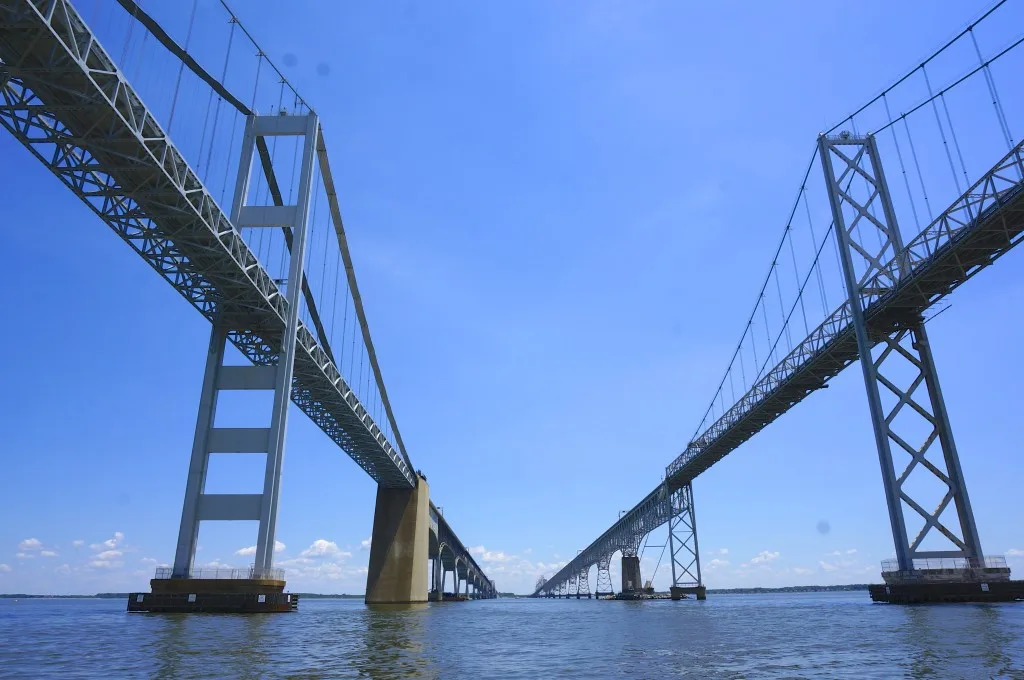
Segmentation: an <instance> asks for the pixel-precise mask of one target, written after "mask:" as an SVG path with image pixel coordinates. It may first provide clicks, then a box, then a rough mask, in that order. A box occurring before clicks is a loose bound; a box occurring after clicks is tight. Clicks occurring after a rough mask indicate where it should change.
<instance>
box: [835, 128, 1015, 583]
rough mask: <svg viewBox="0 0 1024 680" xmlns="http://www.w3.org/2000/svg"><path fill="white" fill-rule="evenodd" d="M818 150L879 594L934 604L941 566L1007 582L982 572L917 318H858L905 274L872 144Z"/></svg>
mask: <svg viewBox="0 0 1024 680" xmlns="http://www.w3.org/2000/svg"><path fill="white" fill-rule="evenodd" d="M818 151H819V155H820V158H821V164H822V169H823V171H824V173H825V184H826V187H827V189H828V195H829V202H830V205H831V208H832V216H833V220H834V224H835V230H836V235H837V239H838V245H839V255H840V260H841V263H842V270H843V277H844V282H845V286H846V291H847V294H848V297H849V302H848V304H849V311H850V318H851V322H852V325H853V328H854V331H855V333H856V339H857V349H858V353H859V357H860V365H861V369H862V371H863V373H864V384H865V387H866V388H867V398H868V407H869V410H870V413H871V423H872V426H873V428H874V435H875V446H876V448H877V451H878V458H879V463H880V464H881V468H882V484H883V487H884V489H885V499H886V504H887V506H888V510H889V522H890V525H891V529H892V535H893V541H894V543H895V547H896V560H895V563H894V564H893V565H892V566H891V568H889V569H888V570H886V571H883V574H882V575H883V578H884V579H885V581H886V587H885V591H886V593H887V594H890V593H894V592H895V591H896V590H900V591H901V592H902V593H904V595H906V594H907V593H910V592H913V597H923V598H925V599H928V598H930V597H933V596H934V597H935V598H942V597H943V595H942V593H943V592H948V591H949V589H950V587H952V586H949V585H948V584H947V585H946V586H943V585H942V584H939V586H940V587H939V588H938V589H936V588H935V587H933V586H935V585H936V584H935V583H934V581H935V580H936V579H939V578H941V576H940V574H941V570H942V568H943V567H945V568H947V569H949V568H952V569H953V571H954V573H955V577H954V580H955V581H956V582H960V583H963V582H971V581H973V582H975V583H977V581H978V580H979V579H980V580H1007V579H1008V578H1009V570H1007V569H1005V568H1004V569H986V565H985V559H984V553H983V552H982V549H981V541H980V539H979V537H978V529H977V526H976V525H975V522H974V513H973V511H972V510H971V502H970V498H969V497H968V494H967V486H966V485H965V483H964V479H963V474H962V472H961V470H960V459H959V456H958V454H957V449H956V444H955V441H954V439H953V432H952V429H951V427H950V422H949V416H948V414H947V412H946V405H945V401H944V400H943V397H942V390H941V389H940V387H939V379H938V375H937V373H936V369H935V362H934V359H933V357H932V352H931V346H930V345H929V342H928V334H927V332H926V331H925V324H924V320H923V319H922V318H921V316H920V315H919V314H918V313H916V312H914V313H907V312H901V310H900V309H899V308H892V306H890V307H889V308H886V311H885V312H884V314H876V315H875V316H873V317H871V318H867V317H866V315H865V309H866V308H867V307H868V305H869V304H871V303H872V302H874V301H875V300H877V299H879V298H880V297H882V296H884V295H885V294H886V293H887V292H888V291H889V290H890V289H892V288H893V287H894V286H895V285H896V284H897V282H900V281H901V277H904V276H905V275H907V274H909V272H910V266H909V263H908V260H907V253H906V251H905V250H904V247H903V240H902V238H901V236H900V230H899V225H898V224H897V221H896V214H895V211H894V209H893V205H892V200H891V198H890V194H889V188H888V185H887V184H886V180H885V174H884V172H883V170H882V162H881V158H880V157H879V153H878V147H877V144H876V142H875V138H874V137H873V136H872V135H866V136H856V135H851V134H850V133H848V132H843V133H841V134H839V135H835V136H827V135H821V136H819V138H818ZM889 260H891V262H892V264H889V265H888V266H886V265H883V263H885V262H887V261H889ZM929 503H933V504H931V505H929ZM929 507H931V508H933V509H931V510H929V509H928V508H929ZM908 508H909V510H910V512H909V513H907V512H906V510H907V509H908ZM947 511H949V512H947ZM908 515H909V519H910V520H916V523H917V524H918V525H919V529H918V530H917V532H916V534H914V536H913V538H912V539H911V538H910V534H909V533H908V530H907V528H908ZM1004 572H1005V573H1004ZM946 573H948V572H946ZM926 581H928V582H931V583H926ZM985 585H986V588H985V589H986V590H987V584H985ZM922 589H923V590H922ZM928 593H932V595H929V594H928ZM893 597H894V599H897V597H903V595H894V596H893Z"/></svg>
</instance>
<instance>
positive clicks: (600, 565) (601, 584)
mask: <svg viewBox="0 0 1024 680" xmlns="http://www.w3.org/2000/svg"><path fill="white" fill-rule="evenodd" d="M611 564H612V556H611V555H605V556H603V557H599V558H598V560H597V584H596V585H595V586H594V597H598V598H599V597H607V596H612V597H613V596H614V595H615V588H614V587H613V586H612V574H611V570H610V567H611Z"/></svg>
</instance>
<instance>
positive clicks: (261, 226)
mask: <svg viewBox="0 0 1024 680" xmlns="http://www.w3.org/2000/svg"><path fill="white" fill-rule="evenodd" d="M83 4H87V3H83ZM197 6H198V3H196V2H193V3H192V10H191V14H190V18H189V21H188V25H187V28H186V30H185V38H184V41H183V42H181V43H179V42H177V41H175V39H174V38H172V37H171V34H170V32H169V31H167V30H165V28H164V27H163V24H162V23H161V22H160V21H157V19H156V18H154V17H153V16H151V15H150V14H149V13H147V12H146V11H145V10H144V9H143V8H142V7H141V6H139V5H138V4H136V3H135V2H133V1H132V0H118V2H117V3H114V2H94V3H92V5H91V7H83V8H82V10H81V11H80V10H79V8H77V7H76V4H73V3H71V2H69V1H68V0H0V95H2V98H0V125H2V126H3V127H4V128H5V129H6V130H7V131H8V132H9V133H10V134H11V135H13V136H14V137H15V138H16V139H17V140H18V141H20V142H21V143H22V144H23V145H24V146H25V147H26V148H27V149H28V150H29V151H30V152H31V154H32V155H33V156H34V157H35V158H36V159H37V160H38V161H39V162H41V163H43V164H44V165H45V166H46V167H47V168H49V169H50V171H52V172H53V174H54V175H55V176H56V177H57V178H58V179H59V180H60V181H61V182H62V183H63V184H64V186H66V187H67V188H68V190H70V191H72V192H73V193H74V194H75V195H76V196H78V197H79V198H80V199H81V200H82V201H83V203H84V204H85V205H86V206H87V207H88V208H89V209H90V210H91V211H92V212H93V213H94V214H95V215H96V216H97V217H99V219H100V220H102V221H103V222H104V223H106V224H107V225H108V226H109V227H110V228H111V229H113V230H114V232H115V233H116V234H117V235H118V236H120V237H121V238H122V239H123V240H124V241H125V243H127V245H128V246H129V247H130V248H131V250H132V251H133V252H134V253H135V254H136V255H137V256H139V257H141V258H142V259H143V260H144V261H145V262H146V263H147V264H149V265H150V266H151V267H152V268H153V270H154V271H155V272H156V273H157V274H158V275H159V276H161V277H162V278H163V279H164V280H166V281H167V282H168V283H169V284H170V285H171V286H173V288H174V289H175V290H176V291H178V292H179V293H180V294H181V295H182V297H184V298H185V299H186V300H187V301H188V303H189V304H191V305H192V306H193V307H194V308H195V309H196V310H197V311H198V312H199V313H200V314H202V315H203V317H205V318H206V319H207V320H208V321H209V322H210V324H211V326H212V332H211V336H210V344H209V351H208V354H207V361H206V368H205V377H204V379H203V384H202V388H201V390H200V395H199V396H200V398H199V412H198V417H197V424H196V430H195V437H194V442H193V448H192V451H191V458H190V465H189V471H188V476H187V479H186V486H185V498H184V503H183V509H182V514H181V524H180V529H179V534H178V541H177V547H176V552H175V558H174V565H173V567H171V568H165V569H161V570H158V573H157V574H156V578H154V579H153V580H152V581H151V585H152V588H153V592H151V593H133V594H132V595H131V596H130V598H129V610H145V611H182V610H184V611H191V610H206V611H212V610H222V611H287V610H291V609H295V608H296V606H297V596H294V595H291V594H287V593H284V587H285V581H284V574H283V571H282V570H281V569H276V568H274V544H275V529H276V526H277V512H278V506H279V496H280V487H281V472H282V464H283V456H284V450H285V443H286V433H287V423H288V412H289V403H290V402H291V403H294V404H295V405H296V406H298V408H299V409H301V410H302V411H303V412H304V413H305V414H306V415H307V416H308V417H309V418H310V419H311V420H312V422H314V423H315V424H316V425H317V426H318V427H319V428H320V429H321V430H322V431H323V432H324V434H326V435H327V436H328V437H329V438H330V439H331V440H332V441H333V442H335V443H336V444H337V446H338V447H339V448H340V449H341V450H342V451H344V452H345V453H346V454H347V455H348V456H350V457H351V458H352V460H353V461H355V462H356V464H357V465H359V466H360V467H361V468H362V469H363V470H364V471H365V472H366V474H367V475H368V476H369V477H370V478H371V479H372V480H373V481H374V482H376V483H377V485H378V491H377V500H376V510H375V516H374V523H373V534H372V538H371V546H370V560H369V569H368V576H367V586H366V601H367V602H368V603H410V602H421V601H426V600H427V599H428V597H430V598H431V599H442V598H443V597H444V594H445V590H446V581H447V574H448V573H451V574H452V578H451V584H450V586H451V590H450V593H451V595H454V596H458V597H480V598H489V597H494V596H495V595H496V589H495V585H494V582H493V581H491V580H489V579H488V578H487V576H486V574H485V573H484V571H483V569H481V568H480V566H479V565H478V564H477V562H476V561H475V559H474V558H473V556H472V555H471V554H470V552H469V551H468V550H467V549H466V547H465V545H464V543H463V542H462V541H461V540H460V539H459V537H458V536H457V535H456V534H455V532H454V531H453V529H452V527H451V525H450V524H449V523H448V522H447V521H446V520H445V518H444V517H443V516H442V515H441V514H440V513H439V512H438V509H437V508H436V506H435V505H434V504H433V502H431V499H430V495H429V488H428V486H427V483H426V477H425V476H424V475H423V474H422V473H420V472H418V471H417V470H416V469H415V468H414V466H413V463H412V461H411V458H410V455H409V453H408V452H407V451H406V448H405V446H404V444H403V442H402V437H401V435H400V433H399V429H398V425H397V423H396V420H395V415H394V412H393V410H392V407H391V404H390V402H389V400H388V396H387V391H386V389H385V384H384V379H383V377H382V374H381V369H380V366H379V363H378V360H377V356H376V353H375V352H374V347H373V342H372V340H371V336H370V331H369V327H368V325H367V321H366V314H365V312H364V309H363V304H362V300H361V298H360V295H359V288H358V286H357V282H356V277H355V272H354V269H353V265H352V258H351V256H350V253H349V249H348V244H347V241H346V238H345V230H344V225H343V222H342V218H341V208H340V205H339V200H338V195H337V191H336V188H335V185H334V180H333V178H332V174H331V164H330V160H329V155H328V151H327V144H326V140H325V134H324V130H323V129H322V126H321V120H320V118H319V117H318V116H317V114H316V112H315V110H314V109H313V108H312V107H311V106H310V105H309V104H308V103H307V102H306V101H305V100H304V99H303V98H302V97H301V96H300V95H299V93H298V92H296V91H295V89H294V88H293V87H292V85H291V84H290V83H289V82H288V80H287V79H286V78H284V77H283V75H282V74H281V71H280V70H278V68H277V67H276V66H275V65H274V64H273V62H271V61H270V59H269V58H268V57H267V56H266V54H265V53H264V52H263V51H262V50H261V49H260V48H259V45H258V44H257V43H256V41H255V39H254V38H253V37H252V36H251V35H250V34H249V32H248V31H247V30H246V29H245V27H244V26H243V25H242V24H241V22H240V21H239V19H238V17H237V16H236V15H234V14H233V13H232V12H231V10H230V8H228V6H227V4H225V3H221V4H220V5H217V6H215V10H214V11H216V12H218V15H217V16H215V17H213V18H208V19H209V20H206V21H204V20H198V21H197ZM205 9H208V8H207V7H206V6H205V5H204V10H205ZM87 16H88V20H87V18H86V17H87ZM210 69H214V70H215V71H216V72H218V73H219V76H214V75H212V74H211V70H210ZM168 83H173V84H174V86H173V87H169V86H168ZM172 134H173V137H172ZM232 348H234V349H235V350H237V352H235V353H234V354H232V351H233V350H232ZM233 357H234V358H233ZM236 359H237V360H236ZM238 391H262V392H263V393H264V394H270V395H272V403H273V406H272V410H271V414H270V416H269V417H268V418H267V421H266V423H265V426H263V427H246V428H239V427H223V426H218V425H217V424H216V421H215V414H216V409H217V402H218V397H219V396H221V395H222V393H225V392H238ZM239 453H251V454H263V455H265V457H266V465H265V474H264V479H263V486H262V489H261V490H259V491H258V492H254V493H248V494H215V493H207V492H206V491H205V485H206V477H207V470H208V468H209V464H210V460H211V457H212V456H219V455H230V454H239ZM239 520H246V521H256V522H258V523H259V524H258V534H257V542H256V556H255V562H254V564H253V565H252V566H251V567H250V568H249V569H247V570H232V571H229V572H227V573H225V572H223V571H222V570H204V569H197V568H195V567H194V562H195V556H196V547H197V539H198V536H199V529H200V524H201V523H202V522H207V521H239Z"/></svg>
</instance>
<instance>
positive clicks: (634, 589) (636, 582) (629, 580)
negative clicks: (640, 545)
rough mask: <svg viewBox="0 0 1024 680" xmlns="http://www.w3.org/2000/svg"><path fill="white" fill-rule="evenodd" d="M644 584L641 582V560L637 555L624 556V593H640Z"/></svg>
mask: <svg viewBox="0 0 1024 680" xmlns="http://www.w3.org/2000/svg"><path fill="white" fill-rule="evenodd" d="M643 587H644V582H643V581H641V580H640V558H639V557H637V556H636V555H630V556H627V555H623V556H622V593H623V594H624V595H625V594H629V593H639V592H640V591H642V590H643Z"/></svg>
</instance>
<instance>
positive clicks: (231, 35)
mask: <svg viewBox="0 0 1024 680" xmlns="http://www.w3.org/2000/svg"><path fill="white" fill-rule="evenodd" d="M228 23H230V24H231V30H230V31H229V32H228V49H227V52H225V53H224V69H223V70H222V71H221V74H220V82H221V83H223V82H224V81H225V80H227V79H228V62H229V60H230V59H231V43H232V42H234V40H235V18H234V17H231V19H230V20H229V22H228ZM223 103H224V98H223V97H221V96H220V95H217V106H216V107H214V110H213V133H212V135H211V139H210V150H209V151H208V152H207V154H206V168H205V170H204V171H203V174H204V175H206V176H207V177H209V175H210V163H211V162H212V161H213V146H214V144H213V139H214V138H216V136H217V121H218V120H219V119H220V106H221V104H223ZM232 135H234V133H233V132H232ZM226 165H227V164H226V163H225V166H226Z"/></svg>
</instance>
